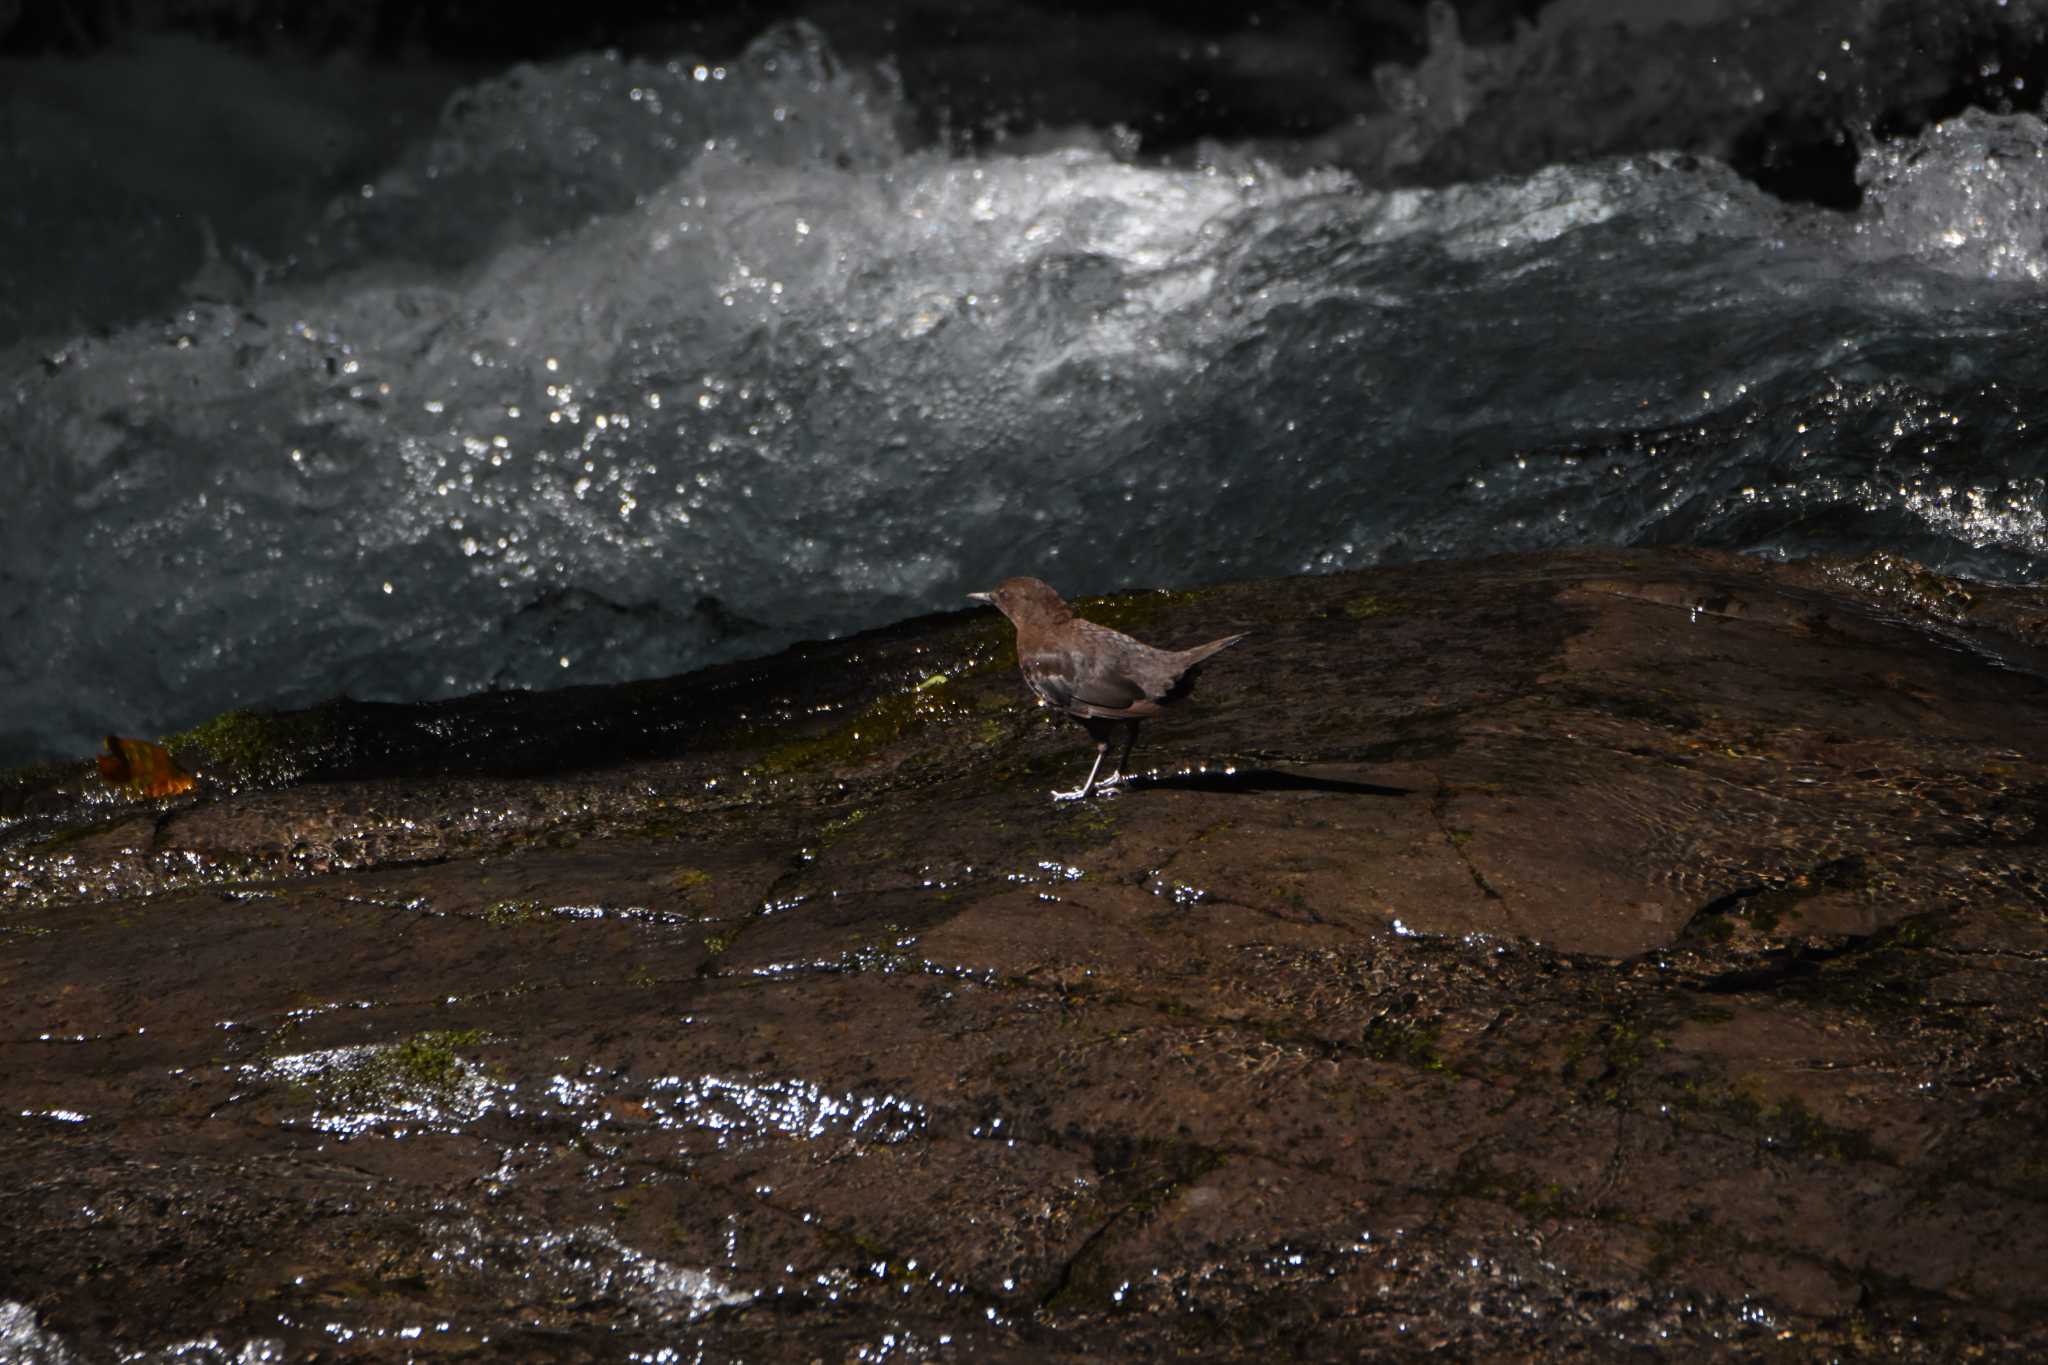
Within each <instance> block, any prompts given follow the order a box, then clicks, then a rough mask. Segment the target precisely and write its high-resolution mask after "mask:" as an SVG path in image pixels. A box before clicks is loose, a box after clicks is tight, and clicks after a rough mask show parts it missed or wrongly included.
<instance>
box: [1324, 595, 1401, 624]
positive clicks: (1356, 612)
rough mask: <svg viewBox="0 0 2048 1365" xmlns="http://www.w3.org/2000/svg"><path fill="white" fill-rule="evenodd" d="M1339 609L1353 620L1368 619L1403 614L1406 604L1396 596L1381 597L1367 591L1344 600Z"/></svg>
mask: <svg viewBox="0 0 2048 1365" xmlns="http://www.w3.org/2000/svg"><path fill="white" fill-rule="evenodd" d="M1339 610H1340V611H1342V612H1343V613H1344V614H1345V615H1346V616H1348V617H1350V618H1351V619H1352V620H1354V621H1370V620H1373V619H1374V618H1375V617H1381V616H1401V615H1404V614H1406V612H1407V610H1408V604H1407V603H1406V602H1404V601H1402V600H1401V599H1400V598H1398V597H1382V596H1381V595H1380V594H1378V593H1376V592H1367V593H1360V594H1359V595H1358V596H1356V597H1353V598H1351V599H1350V600H1348V601H1346V602H1345V603H1344V604H1343V606H1342V607H1340V608H1339Z"/></svg>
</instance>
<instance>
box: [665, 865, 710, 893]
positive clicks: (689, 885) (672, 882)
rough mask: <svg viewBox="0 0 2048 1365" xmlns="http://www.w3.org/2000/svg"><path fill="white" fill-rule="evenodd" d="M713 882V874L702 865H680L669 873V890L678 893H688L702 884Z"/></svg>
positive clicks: (706, 884)
mask: <svg viewBox="0 0 2048 1365" xmlns="http://www.w3.org/2000/svg"><path fill="white" fill-rule="evenodd" d="M710 884H711V874H710V873H709V872H706V871H705V870H704V869H703V868H701V867H679V868H677V869H676V870H675V871H673V872H671V873H669V874H668V886H669V890H671V891H674V892H675V893H676V894H678V895H687V894H688V893H689V892H691V891H695V890H696V889H697V888H698V887H700V886H709V885H710Z"/></svg>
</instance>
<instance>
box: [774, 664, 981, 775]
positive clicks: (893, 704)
mask: <svg viewBox="0 0 2048 1365" xmlns="http://www.w3.org/2000/svg"><path fill="white" fill-rule="evenodd" d="M953 691H954V689H953V688H952V686H951V684H950V681H949V680H939V681H934V680H933V679H932V678H926V679H925V680H924V681H922V682H920V683H918V684H916V685H915V686H912V687H908V688H905V689H903V690H901V691H898V692H892V693H890V694H889V695H888V696H885V697H880V698H878V699H876V700H875V701H873V702H870V703H869V704H868V706H867V708H866V709H865V710H863V711H862V712H861V713H860V715H859V716H857V717H855V718H854V719H853V720H851V721H849V722H847V723H846V724H844V725H842V726H840V727H839V728H837V729H835V730H830V731H827V732H826V733H825V734H822V735H807V736H804V737H802V738H799V739H792V740H786V741H784V742H783V743H781V744H777V745H775V746H773V747H771V748H769V749H767V750H765V751H764V752H763V753H762V754H761V756H760V757H759V758H757V759H755V760H754V762H753V763H752V764H751V765H750V766H751V767H753V769H754V770H755V771H756V772H762V773H771V774H772V773H787V772H796V771H801V770H803V769H807V768H820V767H823V768H848V767H853V766H856V765H858V764H860V763H863V762H865V761H867V760H868V759H870V758H872V757H874V755H875V754H876V753H878V752H880V751H881V750H882V749H885V748H887V747H888V746H889V745H891V744H894V743H896V742H897V741H898V740H900V739H902V738H903V737H904V736H905V735H907V734H909V733H910V732H911V731H913V730H916V729H919V728H921V727H923V726H926V725H931V724H934V723H937V722H940V721H943V720H951V719H956V718H957V717H958V715H959V714H960V713H961V711H962V709H963V708H961V707H960V706H959V705H958V704H957V703H956V702H955V701H954V700H953Z"/></svg>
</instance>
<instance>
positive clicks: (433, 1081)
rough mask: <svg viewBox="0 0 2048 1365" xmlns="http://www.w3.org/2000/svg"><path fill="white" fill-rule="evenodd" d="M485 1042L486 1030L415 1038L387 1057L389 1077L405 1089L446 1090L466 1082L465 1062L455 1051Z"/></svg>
mask: <svg viewBox="0 0 2048 1365" xmlns="http://www.w3.org/2000/svg"><path fill="white" fill-rule="evenodd" d="M483 1040H484V1035H483V1030H481V1029H473V1028H471V1029H438V1030H435V1031H433V1032H430V1033H419V1034H415V1035H413V1036H412V1037H410V1038H408V1039H406V1040H405V1041H404V1042H402V1043H400V1044H399V1045H398V1046H397V1047H395V1048H392V1049H391V1050H390V1051H389V1052H387V1053H385V1054H383V1055H384V1058H385V1059H386V1060H387V1063H388V1068H389V1069H388V1073H387V1074H389V1075H390V1077H391V1078H392V1079H394V1080H396V1081H398V1082H400V1083H401V1084H404V1085H411V1086H417V1087H419V1088H422V1089H427V1090H445V1089H447V1088H448V1087H450V1086H452V1085H454V1084H455V1083H456V1082H457V1081H459V1080H461V1079H462V1070H463V1067H462V1059H461V1058H460V1057H458V1056H456V1055H455V1049H457V1048H467V1047H475V1046H476V1045H477V1044H479V1043H481V1042H482V1041H483Z"/></svg>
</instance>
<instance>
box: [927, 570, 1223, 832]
mask: <svg viewBox="0 0 2048 1365" xmlns="http://www.w3.org/2000/svg"><path fill="white" fill-rule="evenodd" d="M967 595H968V596H969V597H971V598H973V599H975V600H976V601H977V602H988V603H992V604H993V605H994V606H995V607H997V608H998V609H999V610H1000V611H1001V612H1002V613H1003V615H1005V616H1007V617H1009V618H1010V624H1011V625H1013V626H1015V627H1016V628H1017V666H1018V667H1019V668H1020V669H1021V670H1022V671H1023V674H1024V682H1025V684H1026V685H1027V686H1028V687H1030V689H1031V690H1032V691H1033V692H1035V693H1036V694H1037V695H1038V700H1039V702H1040V704H1042V705H1045V706H1051V707H1055V708H1057V709H1059V710H1061V711H1064V712H1066V713H1067V714H1068V715H1070V716H1072V717H1074V718H1075V719H1076V720H1078V721H1080V722H1081V724H1082V725H1084V726H1086V727H1087V729H1088V733H1089V735H1090V736H1091V737H1093V738H1094V740H1095V766H1094V767H1092V768H1090V769H1089V770H1088V780H1087V781H1086V782H1083V783H1082V784H1081V785H1080V787H1078V788H1077V789H1075V790H1074V791H1070V792H1054V793H1053V794H1052V795H1053V799H1054V800H1056V801H1070V800H1079V799H1080V798H1081V797H1084V796H1086V795H1087V794H1088V793H1089V792H1091V791H1093V790H1095V788H1096V787H1097V786H1098V785H1100V786H1103V787H1108V788H1114V786H1115V784H1116V783H1118V782H1121V781H1122V780H1123V779H1124V771H1123V770H1124V767H1125V765H1126V764H1128V763H1129V762H1130V758H1131V746H1132V745H1133V744H1135V743H1136V742H1137V739H1138V722H1139V721H1141V720H1143V719H1145V717H1147V716H1156V715H1158V714H1159V713H1160V712H1161V711H1163V710H1165V709H1166V707H1167V706H1169V705H1171V704H1172V703H1174V702H1177V701H1179V700H1180V699H1181V698H1182V697H1185V696H1186V695H1187V694H1188V689H1189V688H1191V687H1193V686H1194V682H1195V670H1196V669H1197V668H1198V667H1200V665H1201V663H1202V661H1203V660H1204V659H1206V658H1208V657H1209V656H1210V655H1211V654H1214V653H1215V652H1216V651H1217V650H1219V649H1227V648H1228V647H1229V646H1231V645H1234V644H1236V643H1237V642H1238V641H1239V640H1242V639H1243V638H1244V636H1242V635H1226V636H1225V637H1223V638H1222V639H1221V640H1211V641H1210V642H1209V643H1208V644H1206V645H1196V646H1195V647H1194V648H1193V649H1154V648H1153V647H1152V646H1151V645H1148V644H1145V643H1143V642H1141V641H1138V640H1133V639H1132V638H1131V637H1130V636H1128V635H1125V634H1124V633H1123V632H1122V631H1116V630H1111V629H1110V628H1109V627H1108V626H1099V625H1097V624H1095V622H1093V621H1083V620H1082V619H1081V618H1080V617H1078V616H1076V615H1074V611H1073V608H1071V607H1069V606H1068V605H1067V604H1066V603H1065V602H1064V601H1062V600H1060V595H1059V594H1058V593H1056V592H1054V591H1053V590H1052V587H1051V585H1050V584H1047V583H1043V582H1040V581H1039V580H1038V579H1036V578H1006V579H1004V580H1003V581H1002V582H1001V583H1000V584H998V585H997V586H996V587H995V588H994V589H993V590H992V591H989V592H971V593H968V594H967ZM1119 727H1125V729H1124V751H1123V754H1122V756H1121V757H1120V758H1119V759H1118V760H1117V766H1116V771H1115V772H1113V773H1111V775H1110V776H1108V777H1106V778H1104V779H1103V780H1102V782H1101V783H1100V784H1098V783H1097V782H1096V781H1095V774H1096V773H1098V772H1100V771H1101V770H1102V758H1103V755H1104V754H1107V753H1108V752H1109V741H1110V739H1111V737H1112V736H1114V735H1115V734H1116V732H1117V729H1118V728H1119Z"/></svg>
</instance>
